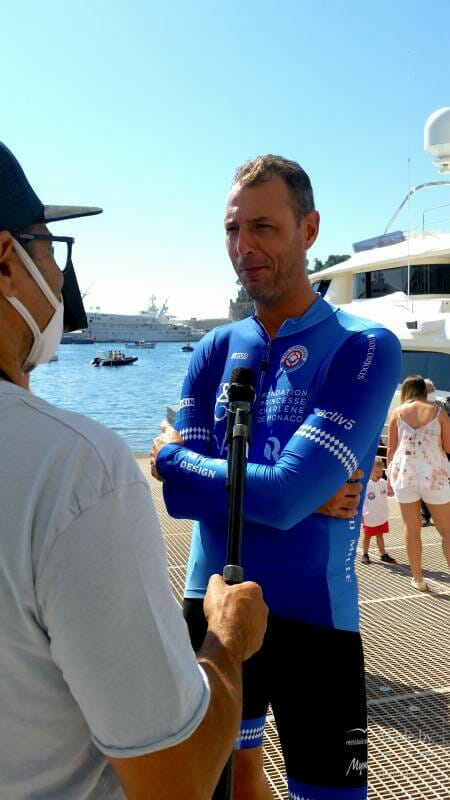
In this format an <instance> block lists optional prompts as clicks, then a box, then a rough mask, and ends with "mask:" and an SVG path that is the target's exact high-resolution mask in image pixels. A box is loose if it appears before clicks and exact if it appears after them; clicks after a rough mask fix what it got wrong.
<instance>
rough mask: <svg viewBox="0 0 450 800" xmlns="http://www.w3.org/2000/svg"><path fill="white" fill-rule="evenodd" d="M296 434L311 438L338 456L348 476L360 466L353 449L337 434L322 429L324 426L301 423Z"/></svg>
mask: <svg viewBox="0 0 450 800" xmlns="http://www.w3.org/2000/svg"><path fill="white" fill-rule="evenodd" d="M295 435H296V436H303V437H304V438H305V439H310V440H311V441H312V442H315V443H316V444H318V445H319V446H320V447H324V448H325V450H328V452H329V453H331V455H333V456H336V458H337V459H339V461H340V462H341V464H342V466H343V467H345V469H346V470H347V473H348V477H350V476H351V475H352V473H353V472H354V471H355V469H357V468H358V461H357V458H356V456H355V454H354V453H353V451H352V450H350V448H349V447H347V445H346V444H344V442H342V441H341V440H340V439H338V438H337V436H333V434H331V433H327V432H326V431H324V430H322V428H317V427H316V426H315V425H306V424H305V425H301V427H300V428H299V429H298V431H295Z"/></svg>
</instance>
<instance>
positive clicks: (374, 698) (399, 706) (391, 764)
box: [137, 456, 450, 800]
mask: <svg viewBox="0 0 450 800" xmlns="http://www.w3.org/2000/svg"><path fill="white" fill-rule="evenodd" d="M137 461H138V464H139V465H140V467H141V469H142V470H143V472H144V474H145V475H146V477H147V478H148V479H149V478H150V476H149V471H148V459H147V458H146V457H145V458H144V457H140V456H137ZM150 487H151V492H152V496H153V500H154V503H155V506H156V510H157V513H158V517H159V519H160V522H161V526H162V530H163V534H164V539H165V542H166V548H167V558H168V563H169V573H170V578H171V581H172V587H173V591H174V594H175V596H176V598H177V600H178V601H179V602H181V600H182V596H183V588H184V575H185V564H186V560H187V556H188V552H189V541H190V523H189V522H187V521H184V520H174V519H171V517H169V516H168V515H167V513H166V511H165V508H164V503H163V501H162V494H161V485H160V484H158V483H157V482H156V481H154V480H150ZM390 512H391V514H390V527H391V533H389V534H388V535H386V537H385V542H386V549H387V550H388V552H389V553H390V554H391V555H393V556H394V557H395V558H396V559H397V561H398V562H399V563H398V565H397V566H389V565H385V564H382V563H380V562H379V561H377V559H376V543H375V542H374V543H373V544H372V546H371V551H370V552H371V556H372V557H373V558H374V561H373V562H372V563H371V564H370V565H369V566H364V565H362V564H361V563H360V548H359V549H358V554H357V574H358V580H359V586H360V610H361V629H362V635H363V639H364V649H365V661H366V675H367V695H368V707H369V795H368V797H369V800H428V798H430V800H447V799H448V798H449V797H450V720H449V706H450V668H449V665H450V575H449V574H448V571H447V568H446V564H445V561H444V558H443V555H442V551H441V548H440V537H439V534H438V533H437V532H436V530H435V529H434V528H433V527H429V528H424V529H423V536H422V541H423V562H424V577H425V580H426V581H427V583H428V585H429V587H430V591H429V592H427V593H420V592H417V591H415V590H413V589H412V588H411V585H410V572H409V567H408V562H407V559H406V554H405V550H404V548H403V544H402V529H401V518H400V512H399V509H398V506H397V504H396V502H395V501H394V500H391V501H390ZM265 769H266V773H267V776H268V778H269V780H270V783H271V785H272V790H273V793H274V797H275V798H277V800H278V798H280V799H281V800H287V797H288V794H287V789H286V782H285V777H284V768H283V760H282V757H281V753H280V749H279V745H278V738H277V734H276V729H275V726H274V723H273V719H272V718H271V717H270V716H269V719H268V724H267V726H266V737H265Z"/></svg>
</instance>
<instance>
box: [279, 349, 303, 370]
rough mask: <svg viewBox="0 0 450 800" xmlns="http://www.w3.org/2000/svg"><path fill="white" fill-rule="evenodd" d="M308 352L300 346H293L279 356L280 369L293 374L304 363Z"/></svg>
mask: <svg viewBox="0 0 450 800" xmlns="http://www.w3.org/2000/svg"><path fill="white" fill-rule="evenodd" d="M307 358H308V350H307V349H306V347H304V346H303V345H302V344H294V345H293V346H292V347H290V348H289V350H286V352H285V353H283V355H282V356H281V361H280V369H282V370H283V371H284V372H293V371H294V370H296V369H299V368H300V367H303V365H304V364H305V363H306V361H307Z"/></svg>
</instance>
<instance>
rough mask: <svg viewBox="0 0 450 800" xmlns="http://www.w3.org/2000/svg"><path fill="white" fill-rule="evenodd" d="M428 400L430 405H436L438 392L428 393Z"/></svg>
mask: <svg viewBox="0 0 450 800" xmlns="http://www.w3.org/2000/svg"><path fill="white" fill-rule="evenodd" d="M427 400H428V402H429V403H434V401H435V400H436V392H428V394H427Z"/></svg>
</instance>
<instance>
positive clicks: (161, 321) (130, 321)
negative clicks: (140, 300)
mask: <svg viewBox="0 0 450 800" xmlns="http://www.w3.org/2000/svg"><path fill="white" fill-rule="evenodd" d="M155 300H156V297H155V296H154V295H153V296H152V297H151V298H150V304H149V306H148V308H146V309H145V311H141V312H140V313H139V314H104V313H102V312H100V311H88V312H87V314H86V316H87V320H88V327H87V328H85V329H84V330H83V331H81V333H80V334H79V335H78V336H77V341H79V340H80V339H89V340H91V341H94V342H139V344H140V346H141V347H143V346H144V345H145V344H146V343H149V346H150V347H151V344H150V343H154V342H189V341H193V342H197V341H198V340H199V339H201V337H202V336H203V334H204V333H205V331H201V330H197V329H195V328H192V327H191V326H190V325H187V324H185V323H183V322H178V321H177V320H175V319H174V317H172V316H170V315H169V314H168V313H167V301H166V302H165V303H163V305H162V306H161V308H158V307H157V306H156V305H155ZM72 339H73V334H72V337H71V341H72Z"/></svg>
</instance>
